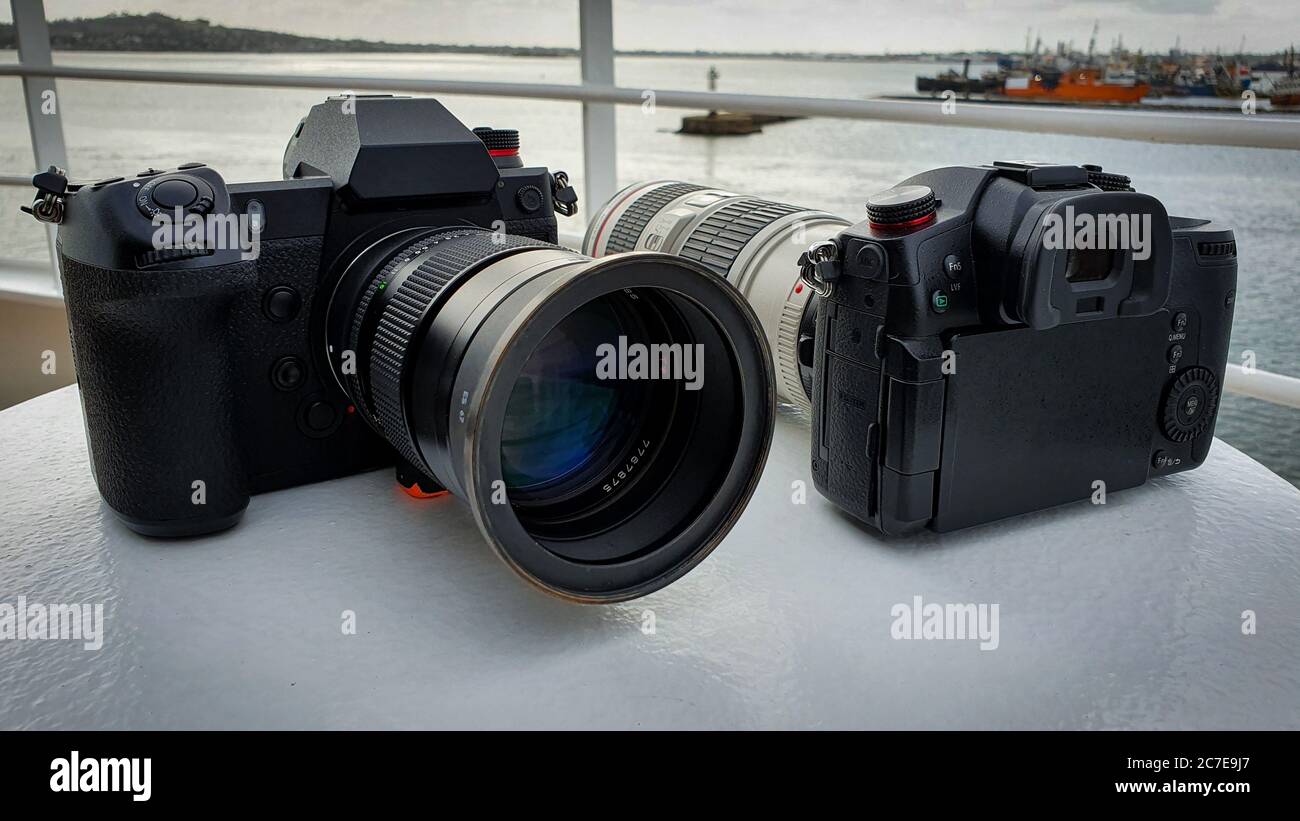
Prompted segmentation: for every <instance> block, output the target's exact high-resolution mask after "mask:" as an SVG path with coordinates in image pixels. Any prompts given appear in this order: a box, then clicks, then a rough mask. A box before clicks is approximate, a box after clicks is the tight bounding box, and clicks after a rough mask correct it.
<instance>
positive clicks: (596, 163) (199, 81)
mask: <svg viewBox="0 0 1300 821" xmlns="http://www.w3.org/2000/svg"><path fill="white" fill-rule="evenodd" d="M11 5H12V8H13V17H14V30H15V33H16V35H17V40H18V56H19V62H18V63H17V64H16V65H3V66H0V77H6V76H7V77H19V78H21V80H22V83H23V93H24V97H25V100H26V107H27V120H28V125H29V128H30V130H31V138H32V149H33V154H34V155H35V158H36V165H37V167H39V168H46V167H48V166H50V165H58V166H60V167H66V166H67V151H66V148H65V146H64V141H63V125H62V122H61V120H60V115H59V112H58V107H57V106H54V107H50V106H48V105H43V104H45V103H46V101H47V98H48V97H49V96H50V95H54V94H56V89H55V80H56V79H58V78H64V79H70V80H91V81H107V82H140V83H178V84H185V85H220V86H247V87H258V88H319V89H326V90H330V91H334V92H337V91H340V90H345V89H346V90H348V91H396V92H409V93H425V94H463V95H471V96H492V97H513V98H526V99H545V100H564V101H570V102H580V103H582V126H583V129H582V131H583V133H582V144H583V171H584V179H583V188H584V190H583V197H584V200H585V201H586V202H588V203H592V204H599V203H603V202H605V201H607V200H608V199H609V198H610V197H612V196H613V195H614V192H615V191H616V190H617V187H618V186H617V158H618V154H617V140H616V133H615V116H614V115H615V111H614V106H615V105H637V106H640V105H642V104H643V103H644V102H645V100H646V92H647V89H641V88H623V87H620V86H617V85H615V84H614V34H613V4H612V0H579V15H578V20H579V41H580V64H581V80H582V81H581V83H579V84H576V85H565V84H551V83H505V82H474V81H464V80H439V79H432V78H430V79H423V78H422V79H411V78H397V77H349V76H339V75H302V74H254V73H242V72H198V71H192V72H191V71H161V70H148V69H111V68H87V67H73V66H56V65H54V63H53V59H52V56H51V52H50V39H49V28H48V25H47V22H46V19H45V9H44V4H43V2H42V0H11ZM650 91H653V94H654V98H653V99H654V104H655V105H656V106H663V107H665V108H685V109H697V110H698V109H704V110H730V111H745V112H748V113H753V114H775V115H783V116H806V117H836V118H844V119H864V120H877V121H883V122H894V123H912V124H922V125H939V126H956V127H970V128H985V129H996V130H1005V131H1022V132H1033V133H1042V134H1069V135H1074V136H1091V137H1110V138H1115V139H1128V140H1144V141H1148V142H1164V143H1180V144H1199V145H1224V146H1240V147H1251V148H1272V149H1286V150H1300V121H1298V120H1295V119H1290V118H1277V117H1267V116H1246V115H1244V114H1243V115H1242V116H1224V115H1221V114H1195V113H1181V112H1179V113H1174V112H1146V111H1106V112H1105V113H1104V115H1103V114H1099V113H1098V112H1097V111H1095V110H1087V109H1070V108H1060V107H1051V106H1016V105H1006V104H979V105H959V106H955V107H954V106H950V105H945V103H944V101H941V100H878V99H877V100H848V99H835V98H812V97H785V96H774V95H763V94H728V93H718V92H698V91H680V90H661V89H652V90H650ZM30 180H31V177H30V176H24V175H21V174H0V185H30ZM50 254H51V272H50V274H49V278H50V284H49V288H48V291H49V293H48V294H45V295H43V294H29V296H35V297H37V298H42V297H48V298H50V299H57V298H58V295H59V293H60V291H61V288H60V286H59V282H58V273H57V265H56V264H55V263H54V246H53V230H52V228H51V230H50ZM29 267H30V266H29ZM0 273H2V272H0ZM1226 387H1227V389H1228V390H1230V391H1233V392H1236V393H1240V394H1244V395H1247V396H1252V397H1255V398H1259V399H1263V400H1265V401H1268V402H1273V403H1276V404H1282V405H1287V406H1289V407H1293V408H1300V379H1296V378H1294V377H1290V376H1282V375H1278V374H1272V373H1267V372H1265V371H1259V370H1254V371H1250V372H1247V371H1245V370H1243V369H1242V368H1240V367H1237V366H1233V367H1232V368H1230V369H1229V373H1228V379H1227V386H1226Z"/></svg>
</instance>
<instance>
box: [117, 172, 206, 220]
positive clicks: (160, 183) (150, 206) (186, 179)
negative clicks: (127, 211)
mask: <svg viewBox="0 0 1300 821" xmlns="http://www.w3.org/2000/svg"><path fill="white" fill-rule="evenodd" d="M215 202H216V194H215V193H213V191H212V186H211V185H208V183H207V182H205V181H204V180H201V179H199V178H198V177H193V176H190V175H188V174H165V175H161V176H157V177H154V178H153V179H151V180H149V181H148V182H146V183H145V184H144V185H142V186H140V189H139V190H138V191H136V192H135V205H136V207H137V208H139V209H140V213H141V214H144V215H145V216H146V217H148V218H149V219H153V218H154V215H156V214H158V213H159V212H166V213H168V214H170V213H173V212H174V211H175V210H176V209H177V208H179V209H181V210H182V211H183V212H185V213H186V214H200V215H202V214H206V213H208V212H209V211H211V210H212V206H213V204H214V203H215Z"/></svg>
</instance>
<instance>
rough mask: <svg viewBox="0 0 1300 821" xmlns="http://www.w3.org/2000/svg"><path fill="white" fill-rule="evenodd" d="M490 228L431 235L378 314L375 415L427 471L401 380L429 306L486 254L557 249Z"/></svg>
mask: <svg viewBox="0 0 1300 821" xmlns="http://www.w3.org/2000/svg"><path fill="white" fill-rule="evenodd" d="M495 240H496V241H494V234H493V233H492V232H491V231H485V230H481V229H478V230H467V231H459V230H457V231H448V232H445V233H440V234H437V235H436V236H434V237H432V238H431V239H430V243H429V248H428V251H427V254H426V256H425V258H424V259H422V260H420V262H419V264H418V265H416V267H415V269H414V270H413V271H411V272H410V274H408V275H407V276H406V278H405V279H403V280H402V281H401V283H400V284H399V285H398V286H397V290H396V291H395V292H393V294H392V295H391V296H390V297H389V299H388V303H387V304H386V305H384V307H383V312H382V313H381V314H380V315H379V323H378V325H377V326H376V328H375V334H374V339H373V341H372V343H371V349H370V362H369V369H368V370H369V382H370V396H371V398H372V400H373V402H374V415H375V417H376V418H377V420H378V423H379V427H380V429H381V430H382V432H383V433H384V437H385V438H386V439H387V440H388V442H389V443H390V444H391V445H393V447H395V448H397V450H398V452H399V453H401V455H402V456H403V457H404V458H405V459H406V460H407V461H409V462H410V463H411V464H412V465H415V466H416V467H420V468H423V469H425V470H428V466H427V465H426V464H425V461H424V459H423V458H422V457H421V456H420V454H419V451H418V449H417V448H416V446H415V442H414V440H413V439H412V437H411V433H410V426H409V425H408V424H407V420H406V414H405V410H404V407H405V403H404V402H403V401H402V382H403V376H404V374H405V372H406V367H407V365H408V364H409V363H410V362H411V361H412V360H413V359H414V356H413V353H412V352H413V350H414V349H415V348H416V347H418V340H417V339H416V335H417V334H418V333H419V332H420V330H421V327H422V326H423V324H424V320H425V319H426V314H427V313H428V310H429V306H430V305H432V304H433V301H434V300H435V299H437V297H438V294H439V293H440V292H441V291H442V289H443V288H444V287H446V285H447V283H449V282H451V281H452V280H453V279H456V278H457V277H459V276H460V275H461V274H463V273H464V272H465V271H466V270H468V269H470V268H472V267H473V266H475V265H477V264H478V263H479V262H481V261H482V260H484V259H486V258H487V257H490V256H494V255H496V254H499V253H501V252H502V251H506V250H510V249H513V248H522V247H530V248H555V247H557V246H554V245H551V244H549V243H545V242H539V241H538V240H535V239H530V238H528V237H514V236H508V235H507V236H501V235H495Z"/></svg>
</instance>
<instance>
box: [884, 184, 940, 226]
mask: <svg viewBox="0 0 1300 821" xmlns="http://www.w3.org/2000/svg"><path fill="white" fill-rule="evenodd" d="M938 210H939V203H938V202H937V201H936V200H935V198H934V191H932V190H930V187H929V186H926V185H900V186H898V187H897V188H889V189H886V190H884V191H878V192H876V193H875V194H872V195H871V196H870V197H868V198H867V219H869V220H870V221H871V224H872V225H874V226H877V227H880V228H911V227H912V226H916V225H923V224H924V223H926V222H929V221H930V220H931V219H933V218H934V215H935V212H936V211H938Z"/></svg>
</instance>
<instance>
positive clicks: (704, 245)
mask: <svg viewBox="0 0 1300 821" xmlns="http://www.w3.org/2000/svg"><path fill="white" fill-rule="evenodd" d="M803 210H805V209H803V208H796V207H795V206H793V205H786V204H785V203H781V202H769V201H768V200H758V199H744V200H737V201H736V202H733V203H730V204H728V205H725V206H723V207H722V208H719V209H718V210H717V211H715V212H714V213H713V214H710V215H709V218H708V219H706V220H704V222H701V223H700V224H699V225H697V226H696V227H695V230H694V231H692V232H691V235H690V236H689V237H687V239H686V243H685V245H683V246H682V251H681V256H683V257H685V258H686V259H693V260H695V261H696V262H699V263H701V264H703V265H704V266H705V267H706V268H708V269H710V270H711V271H713V272H714V273H716V274H718V275H720V276H721V277H722V278H723V279H726V277H727V273H728V272H729V271H730V270H731V264H732V263H733V262H735V261H736V257H737V256H739V255H740V251H741V249H743V248H744V247H745V244H746V243H747V242H749V241H750V240H751V239H753V238H754V236H755V235H757V234H758V232H759V231H762V230H763V229H764V228H766V227H767V226H769V225H771V224H772V223H774V222H776V221H777V220H779V219H780V218H782V217H785V216H789V215H790V214H793V213H795V212H797V211H803Z"/></svg>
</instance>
